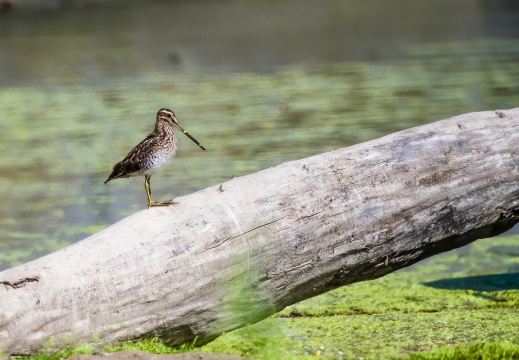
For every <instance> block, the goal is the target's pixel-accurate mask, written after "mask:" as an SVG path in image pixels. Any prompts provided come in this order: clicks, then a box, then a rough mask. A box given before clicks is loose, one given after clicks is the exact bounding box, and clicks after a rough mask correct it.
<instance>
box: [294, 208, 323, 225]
mask: <svg viewBox="0 0 519 360" xmlns="http://www.w3.org/2000/svg"><path fill="white" fill-rule="evenodd" d="M324 211H325V210H323V211H318V212H316V213H313V214H310V215H305V216H301V217H300V218H297V219H295V220H294V221H292V223H295V222H296V221H299V220H303V219H308V218H311V217H313V216H315V215H317V214H320V213H322V212H324Z"/></svg>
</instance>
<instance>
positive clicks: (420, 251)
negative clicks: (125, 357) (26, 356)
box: [0, 108, 519, 353]
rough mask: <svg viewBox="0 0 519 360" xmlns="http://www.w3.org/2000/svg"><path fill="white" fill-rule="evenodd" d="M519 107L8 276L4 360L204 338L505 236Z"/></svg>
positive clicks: (316, 167) (162, 218)
mask: <svg viewBox="0 0 519 360" xmlns="http://www.w3.org/2000/svg"><path fill="white" fill-rule="evenodd" d="M518 140H519V108H517V109H513V110H507V111H502V112H494V111H488V112H479V113H471V114H465V115H461V116H457V117H454V118H451V119H448V120H443V121H439V122H436V123H432V124H428V125H424V126H420V127H416V128H412V129H409V130H405V131H401V132H398V133H395V134H391V135H388V136H385V137H383V138H380V139H377V140H373V141H370V142H366V143H362V144H358V145H355V146H351V147H348V148H344V149H340V150H336V151H332V152H329V153H325V154H321V155H317V156H313V157H310V158H306V159H302V160H298V161H292V162H288V163H284V164H281V165H279V166H276V167H274V168H271V169H267V170H264V171H260V172H258V173H255V174H251V175H248V176H243V177H239V178H234V179H232V180H230V181H227V182H225V183H223V184H222V185H221V186H220V184H217V185H215V186H214V187H210V188H207V189H205V190H202V191H199V192H196V193H194V194H191V195H188V196H184V197H180V198H177V199H176V202H177V203H176V204H175V205H173V206H170V207H158V208H152V209H149V210H143V211H141V212H139V213H137V214H134V215H132V216H130V217H128V218H126V219H124V220H122V221H120V222H118V223H117V224H115V225H113V226H111V227H109V228H107V229H105V230H103V231H101V232H100V233H98V234H96V235H94V236H91V237H89V238H88V239H85V240H83V241H80V242H78V243H76V244H74V245H71V246H68V247H66V248H64V249H62V250H59V251H57V252H55V253H52V254H50V255H47V256H45V257H42V258H40V259H37V260H35V261H32V262H29V263H27V264H24V265H21V266H18V267H15V268H13V269H9V270H6V271H4V272H2V273H0V350H3V351H4V352H9V353H32V352H34V351H37V350H38V349H39V348H40V347H41V346H42V344H44V343H45V342H46V341H48V340H49V338H50V337H54V338H55V344H56V346H62V345H63V344H64V343H65V342H67V341H68V342H69V343H73V342H75V341H79V340H85V341H89V340H91V339H92V338H93V337H94V338H98V339H101V340H103V341H105V342H110V341H119V340H125V339H132V338H139V337H145V336H154V335H158V336H159V337H161V338H162V339H164V340H165V341H166V342H167V343H168V344H172V345H174V344H180V343H183V342H185V341H188V340H192V339H193V338H194V337H195V336H198V338H199V339H200V340H202V341H207V340H210V339H213V338H215V337H216V336H218V335H219V334H221V333H222V332H225V331H229V330H232V329H235V328H238V327H241V326H244V325H246V324H248V323H252V322H255V321H258V320H261V319H263V318H265V317H266V316H268V315H271V314H273V313H274V312H276V311H279V310H281V309H283V308H284V307H285V306H287V305H290V304H293V303H295V302H297V301H300V300H303V299H306V298H309V297H312V296H315V295H318V294H321V293H323V292H326V291H328V290H331V289H334V288H337V287H339V286H343V285H346V284H351V283H354V282H357V281H362V280H368V279H375V278H378V277H380V276H383V275H386V274H388V273H390V272H393V271H395V270H397V269H400V268H402V267H405V266H409V265H411V264H413V263H416V262H417V261H419V260H421V259H424V258H426V257H429V256H432V255H435V254H438V253H440V252H444V251H447V250H450V249H454V248H456V247H460V246H463V245H465V244H468V243H470V242H472V241H474V240H476V239H479V238H485V237H490V236H494V235H497V234H500V233H502V232H504V231H506V230H507V229H509V228H511V227H512V226H513V225H514V224H515V223H516V222H517V221H518V215H519V181H518V180H519V178H518V176H519V154H518V148H517V144H518Z"/></svg>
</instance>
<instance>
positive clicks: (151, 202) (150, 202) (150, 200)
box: [144, 175, 173, 209]
mask: <svg viewBox="0 0 519 360" xmlns="http://www.w3.org/2000/svg"><path fill="white" fill-rule="evenodd" d="M150 179H151V175H145V176H144V189H146V196H148V209H149V208H150V207H152V206H167V205H171V204H173V201H172V200H167V201H163V202H155V200H153V195H152V194H151V186H150Z"/></svg>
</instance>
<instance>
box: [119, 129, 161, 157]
mask: <svg viewBox="0 0 519 360" xmlns="http://www.w3.org/2000/svg"><path fill="white" fill-rule="evenodd" d="M153 138H154V136H153V133H151V134H149V135H148V136H146V138H145V139H144V140H142V141H141V142H140V143H138V144H137V146H135V147H134V148H133V149H132V151H130V152H129V153H128V155H126V157H125V158H124V159H123V160H122V161H121V163H126V162H132V163H141V162H142V161H143V155H144V154H146V153H148V151H149V150H150V149H151V147H153V141H152V139H153Z"/></svg>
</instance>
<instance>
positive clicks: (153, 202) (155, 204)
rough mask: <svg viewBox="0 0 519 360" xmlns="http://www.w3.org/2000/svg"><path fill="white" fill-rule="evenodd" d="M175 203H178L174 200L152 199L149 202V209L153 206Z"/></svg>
mask: <svg viewBox="0 0 519 360" xmlns="http://www.w3.org/2000/svg"><path fill="white" fill-rule="evenodd" d="M173 204H176V203H175V202H174V201H173V200H166V201H161V202H155V201H153V200H152V201H150V202H149V203H148V209H149V208H150V207H152V206H169V205H173Z"/></svg>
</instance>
